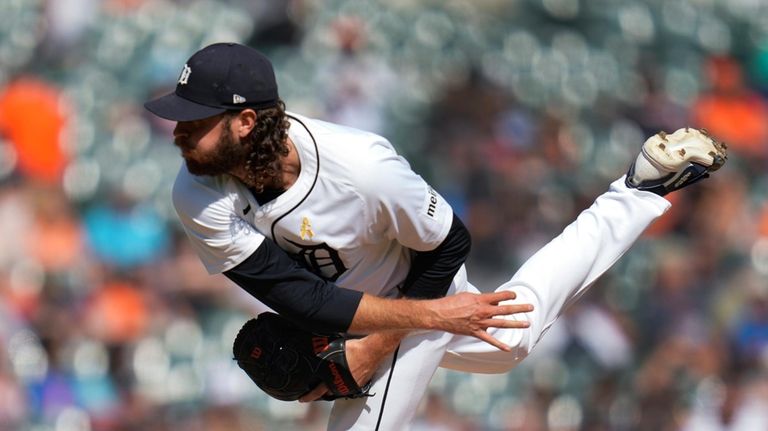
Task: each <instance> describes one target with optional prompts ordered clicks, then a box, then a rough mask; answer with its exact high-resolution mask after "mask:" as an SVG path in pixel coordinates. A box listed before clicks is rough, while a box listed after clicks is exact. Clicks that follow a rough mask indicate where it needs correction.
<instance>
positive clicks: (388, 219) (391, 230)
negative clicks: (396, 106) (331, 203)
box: [358, 140, 453, 251]
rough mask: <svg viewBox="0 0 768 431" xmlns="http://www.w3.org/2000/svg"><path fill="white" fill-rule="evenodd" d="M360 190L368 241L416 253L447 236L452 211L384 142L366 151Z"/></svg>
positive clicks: (434, 246)
mask: <svg viewBox="0 0 768 431" xmlns="http://www.w3.org/2000/svg"><path fill="white" fill-rule="evenodd" d="M368 156H369V157H367V158H366V162H365V163H363V164H361V166H360V169H361V171H360V175H359V177H360V178H359V181H358V183H359V184H360V186H359V190H360V193H361V195H362V196H363V200H364V201H365V208H366V210H367V211H368V213H367V214H366V216H367V217H368V222H369V227H368V229H369V230H368V234H369V237H370V238H371V239H376V238H381V236H382V235H384V237H386V238H388V239H394V240H397V241H398V242H399V243H400V244H402V245H404V246H405V247H408V248H410V249H413V250H416V251H429V250H434V249H435V248H436V247H437V246H439V245H440V243H442V242H443V240H444V239H445V237H446V236H447V235H448V231H449V229H450V228H451V222H452V220H453V210H452V209H451V207H450V205H449V204H448V202H446V200H445V199H443V197H442V196H440V194H439V193H437V191H435V189H433V188H432V187H431V186H430V185H429V184H427V182H426V181H424V179H423V178H421V176H419V175H418V174H416V173H415V172H414V171H413V170H412V169H411V167H410V165H409V164H408V162H407V161H406V160H405V159H404V158H403V157H401V156H399V155H398V154H397V153H396V152H395V150H394V148H392V146H391V144H389V142H387V141H386V140H382V141H378V142H377V143H376V144H374V145H373V146H372V148H370V150H369V151H368Z"/></svg>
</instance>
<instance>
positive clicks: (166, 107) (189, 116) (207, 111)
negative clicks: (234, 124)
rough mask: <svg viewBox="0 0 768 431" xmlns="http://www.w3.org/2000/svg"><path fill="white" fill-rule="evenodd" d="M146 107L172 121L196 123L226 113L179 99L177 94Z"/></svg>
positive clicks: (151, 101) (148, 103)
mask: <svg viewBox="0 0 768 431" xmlns="http://www.w3.org/2000/svg"><path fill="white" fill-rule="evenodd" d="M144 107H145V108H146V109H147V110H148V111H149V112H151V113H153V114H155V115H157V116H158V117H161V118H165V119H166V120H172V121H195V120H202V119H203V118H208V117H213V116H214V115H219V114H221V113H223V112H226V109H225V108H217V107H213V106H207V105H201V104H199V103H196V102H193V101H191V100H188V99H185V98H183V97H179V96H178V95H176V93H171V94H166V95H165V96H162V97H159V98H157V99H155V100H150V101H149V102H147V103H145V104H144Z"/></svg>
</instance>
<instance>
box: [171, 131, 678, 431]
mask: <svg viewBox="0 0 768 431" xmlns="http://www.w3.org/2000/svg"><path fill="white" fill-rule="evenodd" d="M294 117H295V118H294V119H292V120H291V128H290V131H289V136H290V138H291V140H292V141H293V143H294V144H295V146H296V148H297V151H298V155H299V159H300V161H301V173H300V175H299V178H298V180H297V182H296V183H295V184H294V185H292V186H291V187H290V188H289V189H288V190H287V191H285V192H284V193H283V194H282V195H280V196H279V197H278V198H276V199H274V200H273V201H271V202H269V203H267V204H265V205H263V206H261V205H259V204H258V203H257V202H256V200H255V199H254V198H253V196H252V194H251V192H250V191H249V190H248V189H247V188H246V187H245V186H243V185H242V184H241V183H240V182H239V181H237V180H236V179H234V178H232V177H229V176H226V175H225V176H220V177H196V176H193V175H190V174H189V172H187V170H186V168H185V167H182V169H181V171H180V172H179V175H178V177H177V180H176V184H175V186H174V191H173V198H174V204H175V207H176V210H177V212H178V214H179V217H180V219H181V221H182V224H183V225H184V229H185V230H186V232H187V234H188V235H189V237H190V239H191V240H192V243H193V245H194V247H195V249H196V250H197V252H198V254H199V255H200V258H201V259H202V261H203V263H204V264H205V266H206V268H207V269H208V271H209V272H211V273H216V272H222V271H227V270H229V269H232V268H234V267H235V266H237V265H238V264H239V263H241V262H243V261H244V260H245V259H246V258H247V257H248V256H250V255H251V254H252V253H253V252H254V251H255V250H256V249H257V248H258V247H259V245H260V244H261V243H262V241H263V240H264V238H265V237H269V238H272V239H274V240H275V241H276V243H277V244H278V245H279V246H280V247H281V248H283V249H285V250H287V251H288V252H290V253H293V254H296V255H299V256H301V257H302V258H303V259H304V261H305V263H307V266H308V267H309V268H312V269H314V270H315V271H316V272H318V273H320V274H322V275H323V276H324V277H326V278H328V279H331V280H335V281H336V283H337V284H339V285H341V286H343V287H347V288H350V289H355V290H359V291H365V292H368V293H372V294H378V295H390V294H393V293H394V292H395V288H396V287H397V285H398V284H400V283H402V282H403V281H404V279H405V277H406V274H407V273H408V270H409V266H410V254H409V251H408V249H414V250H420V251H424V250H432V249H434V248H435V247H437V246H438V245H439V244H440V243H441V242H442V241H443V239H444V238H445V237H446V235H447V233H448V230H449V229H450V225H451V222H452V212H451V209H450V207H449V206H448V204H447V203H446V202H445V200H443V198H442V197H440V195H439V194H437V193H436V192H435V191H434V190H432V188H431V187H429V185H427V184H426V183H425V182H424V181H423V180H422V179H421V178H420V177H419V176H418V175H416V174H415V173H413V171H411V169H410V167H409V166H408V163H407V162H406V161H405V160H404V159H403V158H402V157H399V156H398V155H397V154H396V153H395V151H394V150H393V148H392V146H391V145H390V144H389V143H388V142H387V141H386V140H385V139H383V138H381V137H379V136H376V135H374V134H370V133H366V132H361V131H358V130H353V129H349V128H345V127H341V126H337V125H333V124H329V123H325V122H322V121H317V120H311V119H308V118H305V117H300V116H294ZM668 208H669V203H668V202H667V201H666V200H665V199H664V198H661V197H659V196H657V195H655V194H653V193H649V192H642V191H639V190H635V189H629V188H627V187H626V186H625V184H624V179H623V178H622V179H619V180H617V181H615V182H614V183H613V184H612V185H611V187H610V190H609V191H607V192H606V193H604V194H603V195H601V196H600V197H598V198H597V200H596V201H595V203H594V204H593V205H592V206H591V207H590V208H588V209H587V210H585V211H584V212H582V214H581V215H579V217H578V218H577V219H576V220H575V221H574V222H573V223H571V224H570V225H569V226H567V227H566V228H565V230H564V231H563V232H562V233H561V234H560V235H559V236H557V237H556V238H555V239H553V240H552V241H551V242H550V243H549V244H547V245H546V246H545V247H543V248H542V249H541V250H539V251H538V252H537V253H536V254H535V255H534V256H532V257H531V258H530V259H529V260H528V261H527V262H526V263H525V264H524V265H523V266H522V267H521V268H520V269H519V270H518V271H517V272H516V273H515V275H514V276H513V277H512V278H511V279H510V280H509V281H508V282H507V283H505V284H503V285H502V286H500V287H499V288H498V289H497V290H513V291H514V292H515V293H516V294H517V299H516V300H515V301H513V302H515V303H527V304H533V306H534V310H533V311H532V312H529V313H525V314H516V315H512V316H508V318H510V319H520V320H527V321H529V322H530V327H529V328H527V329H496V328H492V329H489V332H490V333H491V335H492V336H494V337H495V338H497V339H499V340H500V341H501V342H503V343H506V344H507V345H509V346H511V347H512V351H511V352H503V351H500V350H497V349H496V348H494V347H493V346H491V345H489V344H487V343H484V342H481V341H479V340H477V339H475V338H471V337H465V336H456V335H453V334H448V333H443V332H434V331H423V332H419V333H415V334H413V335H411V336H409V337H406V338H405V339H404V340H403V341H402V342H401V344H400V347H399V349H398V350H397V351H396V352H395V353H394V354H393V355H391V356H390V357H389V358H387V359H385V360H384V361H383V362H382V365H381V366H380V368H379V369H378V370H377V372H376V373H375V375H374V377H373V382H372V383H373V385H372V387H371V390H370V392H371V393H372V394H375V396H372V397H366V398H358V399H353V400H343V399H342V400H337V401H335V402H334V405H333V409H332V411H331V417H330V420H329V424H328V429H329V430H332V431H336V430H350V429H351V430H406V429H408V426H409V423H410V421H411V419H412V418H413V416H414V415H415V414H416V411H417V408H418V406H419V402H420V400H421V398H422V397H423V395H424V393H425V392H426V390H427V387H428V384H429V380H430V379H431V377H432V375H433V373H434V371H435V370H436V368H437V367H439V366H443V367H446V368H451V369H455V370H461V371H467V372H479V373H501V372H505V371H508V370H509V369H511V368H512V367H514V366H515V365H516V364H517V363H519V362H520V361H521V360H522V359H523V358H525V357H526V356H527V355H528V353H529V352H530V351H531V350H532V349H533V347H534V346H535V345H536V343H537V342H538V341H539V339H540V338H541V336H542V335H543V334H544V333H545V332H546V330H547V328H549V327H550V326H551V325H552V323H554V321H555V320H556V319H557V317H558V316H559V315H560V314H561V313H562V311H563V310H564V309H565V307H566V306H567V305H568V304H569V303H570V302H572V301H573V300H575V299H576V298H578V297H579V296H580V295H581V294H583V293H584V292H585V291H586V289H587V288H588V287H589V286H590V285H591V284H592V283H593V282H594V281H595V280H596V279H597V278H598V277H599V276H600V275H601V274H603V273H604V272H605V271H606V270H607V269H608V268H610V266H611V265H613V263H614V262H616V260H617V259H618V258H619V257H621V256H622V255H623V253H624V252H626V251H627V249H629V247H630V246H631V245H632V244H633V243H634V241H635V240H636V239H637V238H638V237H639V236H640V234H641V233H642V232H643V230H644V229H645V228H646V227H647V226H648V225H649V224H650V223H651V222H652V221H653V220H655V219H656V218H657V217H658V216H660V215H661V214H663V213H664V212H665V211H666V210H667V209H668ZM460 291H470V292H477V289H476V288H475V287H474V286H472V284H470V283H469V282H468V281H467V278H466V272H465V271H464V270H463V268H462V270H460V271H459V272H458V273H457V274H456V277H455V278H454V280H453V283H452V284H451V286H450V289H449V291H448V294H454V293H456V292H460Z"/></svg>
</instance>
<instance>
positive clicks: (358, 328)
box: [349, 294, 437, 334]
mask: <svg viewBox="0 0 768 431" xmlns="http://www.w3.org/2000/svg"><path fill="white" fill-rule="evenodd" d="M432 302H434V300H418V299H387V298H380V297H377V296H373V295H368V294H364V295H363V298H362V299H361V300H360V304H359V305H358V307H357V311H356V312H355V315H354V317H353V318H352V323H351V324H350V325H349V332H351V333H354V334H368V333H372V332H377V331H390V330H395V331H403V330H414V329H434V327H435V325H436V320H437V316H435V313H434V312H433V311H432V310H431V309H430V307H429V305H430V303H432Z"/></svg>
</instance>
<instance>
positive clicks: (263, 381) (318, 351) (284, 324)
mask: <svg viewBox="0 0 768 431" xmlns="http://www.w3.org/2000/svg"><path fill="white" fill-rule="evenodd" d="M345 344H346V338H345V337H344V336H343V335H342V334H331V335H328V334H315V333H311V332H307V331H304V330H302V329H300V328H299V327H297V326H296V325H294V324H293V323H291V322H290V321H288V320H286V319H285V318H283V317H280V316H279V315H277V314H275V313H262V314H260V315H259V317H258V318H256V319H251V320H249V321H248V322H246V323H245V325H243V327H242V328H241V329H240V332H239V333H238V334H237V337H236V338H235V344H234V347H233V353H234V355H235V358H234V359H235V360H236V361H237V365H239V366H240V368H242V369H243V371H245V373H246V374H248V377H250V378H251V380H253V381H254V383H256V385H257V386H258V387H259V388H261V390H263V391H264V392H266V393H267V394H268V395H270V396H272V397H274V398H277V399H278V400H283V401H296V400H298V399H299V398H300V397H301V396H302V395H304V394H306V393H307V392H309V391H311V390H312V389H314V388H316V387H317V385H319V384H320V383H325V385H326V386H327V387H328V389H329V391H330V392H331V394H330V395H325V396H323V399H325V400H334V399H337V398H359V397H364V396H370V394H369V393H368V389H369V388H370V382H369V383H368V384H367V385H365V386H364V387H362V388H361V387H360V386H358V385H357V383H356V382H355V379H354V377H352V373H351V372H350V370H349V365H348V364H347V358H346V354H345Z"/></svg>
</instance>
